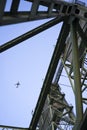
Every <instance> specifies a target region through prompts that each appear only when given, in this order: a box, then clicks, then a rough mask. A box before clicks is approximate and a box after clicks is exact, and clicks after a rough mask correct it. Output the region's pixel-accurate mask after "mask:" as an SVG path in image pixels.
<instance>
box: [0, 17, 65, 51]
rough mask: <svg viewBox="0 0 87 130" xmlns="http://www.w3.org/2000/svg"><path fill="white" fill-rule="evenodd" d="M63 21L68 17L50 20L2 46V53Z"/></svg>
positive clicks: (0, 49)
mask: <svg viewBox="0 0 87 130" xmlns="http://www.w3.org/2000/svg"><path fill="white" fill-rule="evenodd" d="M63 20H66V17H61V16H60V17H58V18H55V19H53V20H50V21H49V22H47V23H45V24H42V25H41V26H39V27H37V28H35V29H33V30H31V31H29V32H27V33H25V34H23V35H21V36H19V37H17V38H15V39H13V40H11V41H9V42H7V43H5V44H3V45H1V46H0V53H1V52H3V51H5V50H7V49H9V48H11V47H13V46H15V45H17V44H19V43H20V42H23V41H24V40H27V39H28V38H31V37H33V36H34V35H36V34H38V33H40V32H42V31H44V30H46V29H48V28H50V27H52V26H54V25H56V24H58V23H59V22H62V21H63Z"/></svg>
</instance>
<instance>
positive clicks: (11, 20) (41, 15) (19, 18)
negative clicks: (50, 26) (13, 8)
mask: <svg viewBox="0 0 87 130" xmlns="http://www.w3.org/2000/svg"><path fill="white" fill-rule="evenodd" d="M58 16H60V15H59V14H58V13H57V12H56V11H53V12H52V13H51V15H50V16H48V12H47V11H39V12H38V13H37V15H33V16H31V11H24V12H22V11H21V12H17V14H16V16H15V15H10V12H5V13H4V16H3V17H2V20H1V21H0V26H3V25H8V24H16V23H21V22H28V21H33V20H41V19H48V18H54V17H58Z"/></svg>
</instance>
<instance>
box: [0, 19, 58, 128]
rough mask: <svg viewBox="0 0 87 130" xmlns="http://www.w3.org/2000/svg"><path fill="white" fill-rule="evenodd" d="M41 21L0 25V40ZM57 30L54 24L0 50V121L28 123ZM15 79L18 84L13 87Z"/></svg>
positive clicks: (22, 124)
mask: <svg viewBox="0 0 87 130" xmlns="http://www.w3.org/2000/svg"><path fill="white" fill-rule="evenodd" d="M43 22H45V21H37V22H29V23H22V24H18V25H9V26H3V27H1V30H0V33H1V35H2V38H1V40H0V43H1V44H2V43H5V42H6V41H8V40H11V39H12V38H14V37H16V36H18V35H20V34H22V33H24V32H26V31H28V30H31V29H32V28H34V27H35V26H38V25H39V24H41V23H43ZM8 30H9V31H8ZM59 30H60V26H58V25H57V26H55V27H52V28H50V29H48V30H47V31H45V32H42V33H40V34H38V35H37V36H34V37H33V38H31V39H29V40H26V41H25V42H23V43H20V44H19V45H17V46H15V47H13V48H11V49H9V50H7V51H5V52H3V53H1V56H0V60H1V67H0V72H1V75H2V76H1V83H0V84H1V85H0V86H1V91H0V95H1V98H0V106H1V108H0V116H1V118H0V123H1V124H4V125H13V126H25V127H28V126H29V122H30V120H31V117H32V115H31V111H32V109H33V110H34V108H35V105H36V102H37V99H38V96H39V93H40V90H41V87H42V84H43V80H44V78H45V75H46V72H47V69H48V66H49V63H50V59H51V56H52V53H53V50H54V45H55V44H56V41H57V37H58V33H59ZM18 81H19V82H20V86H19V88H16V86H15V84H16V83H17V82H18ZM2 101H3V102H2Z"/></svg>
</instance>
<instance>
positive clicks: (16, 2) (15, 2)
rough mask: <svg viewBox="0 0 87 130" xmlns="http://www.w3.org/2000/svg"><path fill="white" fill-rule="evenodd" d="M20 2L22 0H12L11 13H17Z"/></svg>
mask: <svg viewBox="0 0 87 130" xmlns="http://www.w3.org/2000/svg"><path fill="white" fill-rule="evenodd" d="M19 3H20V0H12V4H11V9H10V12H11V14H16V13H17V11H18V7H19Z"/></svg>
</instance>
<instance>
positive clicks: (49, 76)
mask: <svg viewBox="0 0 87 130" xmlns="http://www.w3.org/2000/svg"><path fill="white" fill-rule="evenodd" d="M69 29H70V26H69V25H68V24H67V23H65V22H64V24H63V26H62V29H61V32H60V35H59V38H58V41H57V44H56V47H55V50H54V53H53V56H52V59H51V62H50V65H49V68H48V71H47V75H46V77H45V80H44V83H43V86H42V89H41V93H40V96H39V99H38V102H37V105H36V108H35V111H34V114H33V118H32V120H31V123H30V126H29V130H35V128H36V126H37V123H38V120H39V118H40V115H41V112H42V109H43V106H44V103H45V100H46V97H47V94H48V92H49V90H50V86H51V83H52V80H53V76H54V73H55V70H56V67H57V64H58V62H59V58H60V55H61V53H62V52H63V51H64V48H65V40H66V38H67V36H68V34H69ZM62 37H63V38H62Z"/></svg>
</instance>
